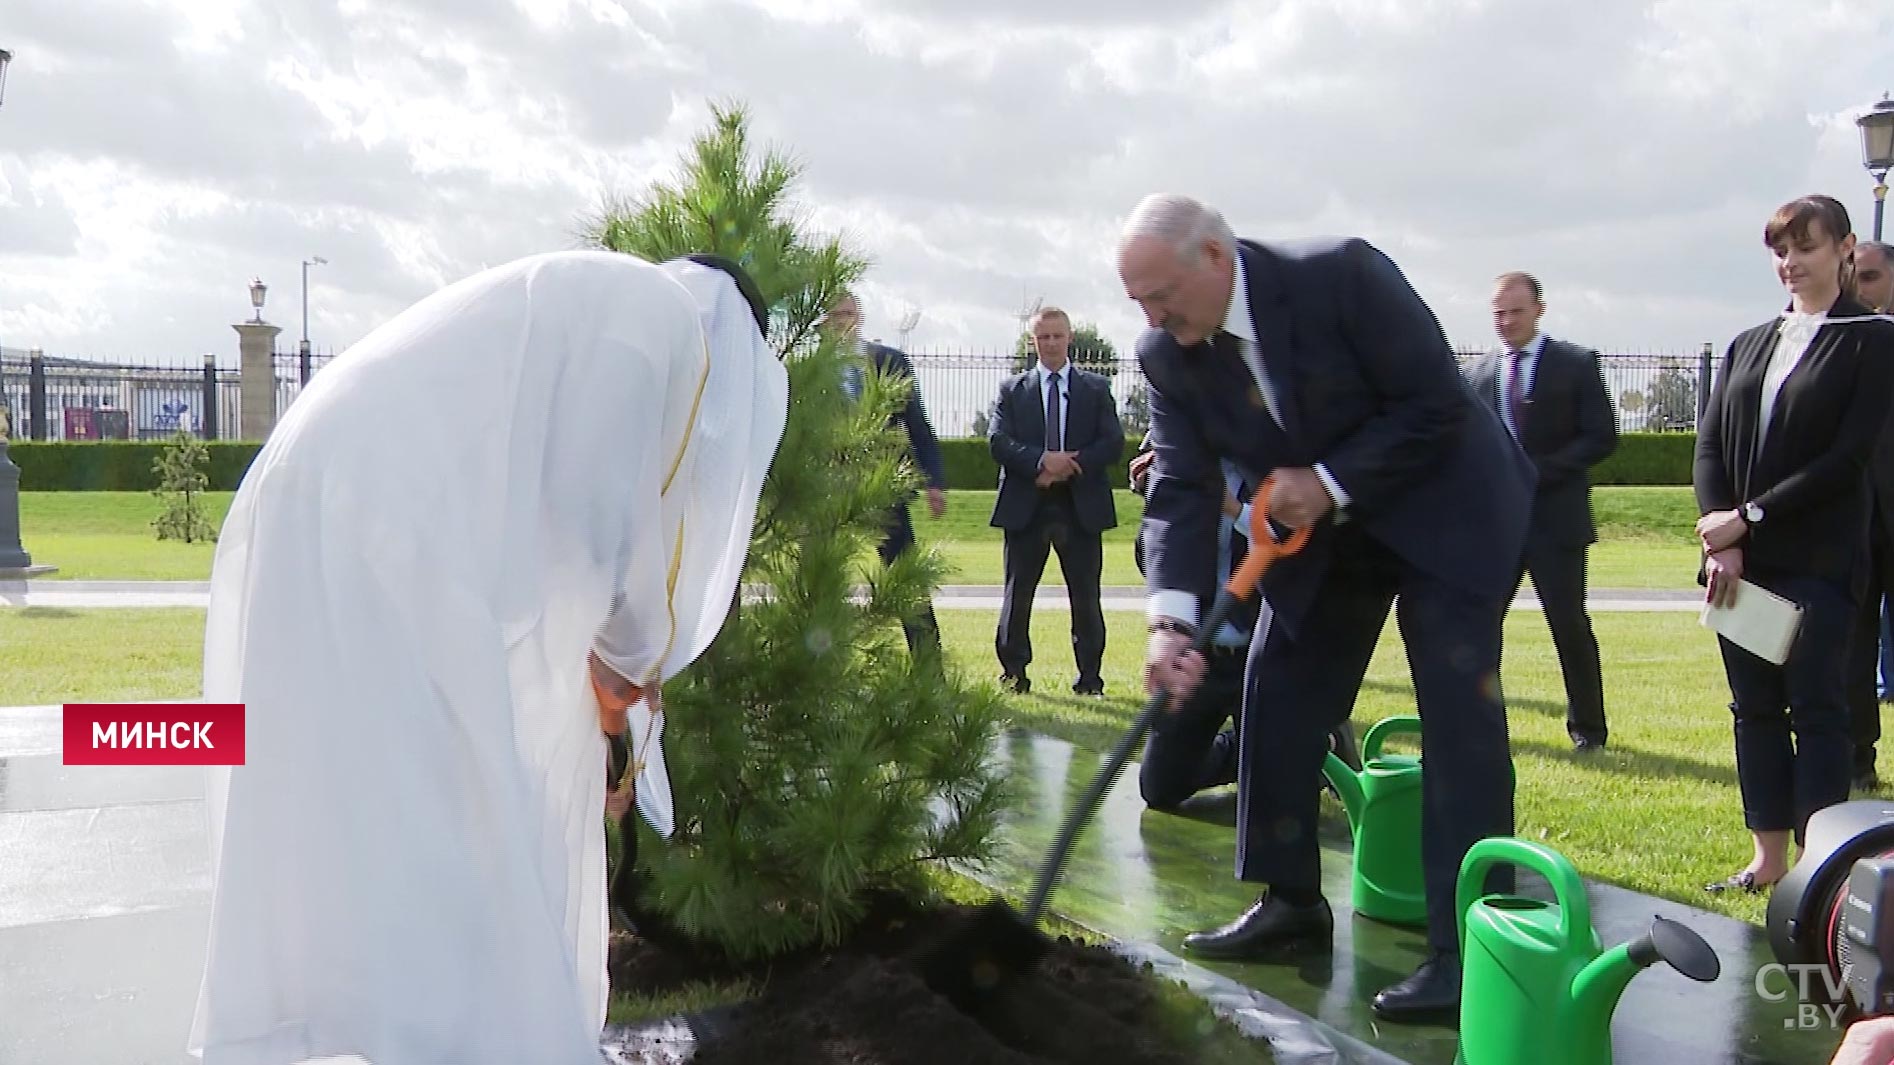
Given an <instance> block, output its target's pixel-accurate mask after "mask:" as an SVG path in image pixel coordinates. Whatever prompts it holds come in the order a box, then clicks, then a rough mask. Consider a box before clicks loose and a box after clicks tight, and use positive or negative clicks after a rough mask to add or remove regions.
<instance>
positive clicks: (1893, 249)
mask: <svg viewBox="0 0 1894 1065" xmlns="http://www.w3.org/2000/svg"><path fill="white" fill-rule="evenodd" d="M1864 251H1878V252H1880V253H1881V258H1883V259H1886V260H1887V261H1888V262H1889V263H1890V264H1894V244H1889V243H1888V242H1887V241H1884V240H1862V241H1856V242H1855V255H1856V256H1857V257H1858V256H1860V254H1861V253H1862V252H1864Z"/></svg>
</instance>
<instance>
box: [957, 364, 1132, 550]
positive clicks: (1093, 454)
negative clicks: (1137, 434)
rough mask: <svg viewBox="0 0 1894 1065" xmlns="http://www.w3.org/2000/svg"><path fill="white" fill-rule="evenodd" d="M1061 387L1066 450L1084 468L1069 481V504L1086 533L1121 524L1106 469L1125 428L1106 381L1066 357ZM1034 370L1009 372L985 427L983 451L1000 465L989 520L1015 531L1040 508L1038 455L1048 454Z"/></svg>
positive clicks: (1114, 457) (1116, 453) (1121, 445)
mask: <svg viewBox="0 0 1894 1065" xmlns="http://www.w3.org/2000/svg"><path fill="white" fill-rule="evenodd" d="M1066 367H1067V368H1068V369H1069V370H1070V371H1071V376H1070V377H1069V378H1067V381H1068V382H1069V383H1068V385H1067V387H1066V392H1067V394H1068V395H1070V396H1071V401H1070V402H1071V406H1070V407H1068V408H1067V409H1066V412H1065V449H1066V450H1067V451H1076V452H1078V463H1079V468H1080V469H1082V470H1084V471H1085V472H1084V473H1082V474H1080V475H1079V476H1077V477H1075V478H1073V479H1072V480H1071V481H1068V482H1066V483H1067V484H1069V485H1070V486H1071V489H1072V506H1073V509H1074V510H1076V511H1077V512H1078V521H1079V525H1080V527H1081V528H1083V529H1084V530H1085V531H1086V532H1103V531H1104V530H1106V529H1110V528H1113V527H1115V526H1117V524H1118V510H1117V507H1116V506H1115V505H1114V503H1113V500H1112V494H1111V482H1110V481H1109V480H1108V479H1107V475H1108V474H1109V472H1110V471H1111V469H1112V467H1113V466H1114V465H1115V464H1116V463H1117V461H1118V457H1119V456H1120V455H1122V454H1124V450H1125V429H1124V425H1123V423H1121V422H1120V421H1119V420H1118V404H1117V403H1116V401H1114V400H1113V399H1112V395H1111V382H1110V381H1107V380H1105V378H1104V377H1102V376H1100V375H1098V374H1095V373H1092V372H1090V371H1089V370H1081V369H1079V368H1078V367H1076V366H1073V365H1072V364H1071V363H1067V364H1066ZM1044 402H1045V400H1044V398H1043V392H1042V390H1041V388H1040V387H1039V378H1038V377H1037V376H1036V374H1035V371H1034V370H1027V371H1026V372H1024V373H1019V374H1014V375H1013V376H1012V377H1009V378H1007V379H1006V381H1005V383H1003V384H1001V385H1000V396H999V399H998V400H997V401H996V402H995V403H994V405H993V418H992V422H991V426H990V428H988V430H987V449H988V450H989V451H991V452H992V454H993V461H994V462H996V463H998V464H999V467H1000V490H999V494H998V495H997V496H995V497H994V500H993V517H992V519H991V521H990V524H992V525H993V526H995V527H997V528H1001V529H1013V530H1016V531H1017V530H1020V529H1024V528H1026V527H1027V526H1028V525H1030V524H1032V520H1033V515H1034V514H1035V513H1037V512H1038V509H1039V497H1040V495H1041V490H1040V488H1039V486H1038V485H1037V484H1035V483H1034V481H1035V479H1036V478H1037V477H1038V476H1039V460H1040V458H1041V457H1042V456H1044V455H1045V453H1046V444H1045V441H1046V408H1045V406H1044Z"/></svg>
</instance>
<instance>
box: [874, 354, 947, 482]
mask: <svg viewBox="0 0 1894 1065" xmlns="http://www.w3.org/2000/svg"><path fill="white" fill-rule="evenodd" d="M862 347H863V348H864V349H865V350H866V351H867V352H868V361H869V362H870V363H872V364H873V365H874V367H875V369H876V370H877V371H879V372H880V373H882V374H883V375H885V376H888V377H895V376H905V377H906V378H907V379H908V380H909V381H912V382H913V385H912V387H911V388H909V390H908V402H907V406H905V407H903V408H901V409H900V410H899V411H896V412H895V415H894V418H893V424H898V425H900V426H901V427H902V428H903V429H904V430H905V431H906V432H907V434H908V449H909V450H910V451H911V452H912V453H913V455H914V465H915V466H917V467H919V469H920V471H921V476H922V477H923V478H925V479H926V481H927V486H928V487H929V488H939V489H941V490H942V491H945V490H946V489H947V468H946V467H945V466H944V465H942V464H941V458H940V441H939V440H938V439H936V438H935V436H934V426H933V424H932V423H931V422H929V421H928V420H927V408H926V407H925V406H924V405H923V404H922V403H921V383H920V381H919V380H918V379H917V378H915V376H914V364H913V363H912V362H910V361H908V356H907V353H906V352H904V351H902V350H901V349H899V348H891V347H889V346H887V345H886V344H876V343H874V342H873V341H866V340H865V341H863V342H862Z"/></svg>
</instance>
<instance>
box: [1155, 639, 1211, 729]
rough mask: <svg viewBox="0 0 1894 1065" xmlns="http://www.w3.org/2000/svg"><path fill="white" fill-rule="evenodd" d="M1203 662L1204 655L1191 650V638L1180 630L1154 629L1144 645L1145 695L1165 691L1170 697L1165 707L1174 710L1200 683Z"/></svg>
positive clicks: (1179, 706)
mask: <svg viewBox="0 0 1894 1065" xmlns="http://www.w3.org/2000/svg"><path fill="white" fill-rule="evenodd" d="M1205 665H1206V663H1205V662H1204V660H1203V656H1202V655H1200V654H1198V653H1197V652H1195V651H1193V650H1191V649H1190V640H1189V639H1188V638H1186V637H1185V636H1184V634H1183V633H1180V632H1172V631H1171V630H1169V629H1155V630H1153V631H1152V633H1151V639H1150V640H1149V642H1148V643H1147V644H1146V645H1145V654H1144V691H1145V694H1147V695H1156V694H1157V693H1158V691H1159V690H1164V691H1168V692H1169V693H1170V700H1169V703H1168V705H1167V706H1166V707H1165V709H1167V710H1169V711H1170V712H1172V713H1176V712H1177V711H1178V710H1179V709H1180V708H1182V707H1183V705H1184V701H1185V700H1186V699H1189V698H1190V696H1191V693H1192V692H1195V691H1196V690H1197V685H1199V684H1201V683H1203V674H1204V668H1205Z"/></svg>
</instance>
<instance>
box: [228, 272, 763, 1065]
mask: <svg viewBox="0 0 1894 1065" xmlns="http://www.w3.org/2000/svg"><path fill="white" fill-rule="evenodd" d="M739 279H740V280H739ZM763 321H764V311H763V307H762V301H761V298H760V296H758V295H757V294H756V293H755V288H754V285H753V284H750V282H749V279H748V278H747V277H745V276H744V275H743V273H742V271H741V270H740V269H739V268H736V267H735V266H734V265H732V264H728V263H725V262H723V261H721V260H713V259H710V258H708V257H697V256H693V257H690V258H689V259H683V260H678V261H674V262H667V263H663V264H652V263H648V262H644V261H641V260H638V259H635V258H632V257H630V256H625V255H619V254H613V253H607V252H591V251H585V252H564V253H556V254H548V255H539V256H534V257H530V258H527V259H523V260H520V261H518V262H515V263H510V264H508V265H505V266H501V267H497V268H495V269H492V270H488V271H485V272H483V273H480V274H477V275H475V276H473V277H470V278H468V279H466V280H464V281H461V282H458V283H456V284H454V285H451V286H449V287H448V288H446V289H444V290H442V291H440V292H437V293H435V294H434V295H432V296H430V297H428V298H427V299H425V300H423V301H422V302H421V303H419V304H417V305H416V306H414V307H412V308H410V309H409V310H407V311H405V312H403V313H402V314H401V315H399V316H398V317H396V318H394V319H393V320H392V321H390V322H388V323H387V324H386V325H384V326H382V327H381V328H379V329H377V330H376V331H375V332H374V333H372V334H370V335H369V336H368V337H367V338H366V339H365V340H363V341H362V342H361V343H360V344H358V345H356V346H355V347H353V348H351V349H350V350H349V351H347V352H346V353H344V354H343V355H342V356H341V357H339V358H337V359H336V360H335V361H334V362H333V363H332V364H331V365H329V366H328V367H326V368H325V369H324V370H323V371H322V372H321V373H320V374H318V375H317V376H316V378H315V379H314V380H313V381H311V383H310V385H309V387H308V388H307V389H306V390H305V391H304V392H303V394H302V395H301V396H300V397H299V398H298V399H297V401H296V403H295V405H294V406H293V407H291V408H290V409H289V411H288V412H287V414H286V416H285V417H284V418H283V419H282V421H281V422H280V423H279V424H278V426H277V427H276V429H275V430H274V432H273V433H272V434H271V436H270V438H269V439H268V441H267V442H266V444H265V446H264V447H263V449H262V451H261V452H260V453H259V454H258V456H257V458H256V460H255V462H254V463H253V464H252V465H251V467H250V469H249V472H248V474H247V475H246V476H245V478H244V481H243V484H242V486H241V488H240V489H239V490H238V492H237V495H236V499H235V501H234V502H233V504H232V506H231V510H230V515H229V518H228V519H227V521H226V523H225V526H224V529H223V535H222V539H221V541H220V543H219V545H218V548H217V555H216V561H215V565H214V569H213V572H212V577H211V605H210V612H209V619H208V626H207V631H206V635H205V656H204V689H205V697H206V698H207V699H208V700H211V701H217V702H241V703H243V704H245V708H246V709H245V714H244V718H245V726H246V733H247V734H246V748H247V749H246V755H247V758H246V762H245V764H244V765H242V766H238V767H234V768H232V769H230V770H227V771H220V772H219V773H218V774H217V775H214V776H213V778H212V781H211V787H210V793H209V814H210V827H211V833H212V847H211V855H212V868H213V871H214V879H215V890H214V897H213V901H212V911H211V927H210V940H209V945H208V951H207V960H206V970H205V973H204V978H203V984H202V987H201V992H200V996H199V1000H198V1005H197V1013H196V1017H195V1021H194V1024H193V1030H192V1036H191V1049H192V1050H193V1051H195V1052H196V1053H199V1054H201V1055H202V1057H203V1059H204V1061H205V1062H206V1063H207V1065H288V1063H292V1062H300V1061H303V1060H305V1059H310V1058H324V1057H328V1056H340V1057H347V1056H357V1057H360V1058H363V1059H366V1060H368V1061H370V1062H372V1063H374V1065H423V1063H425V1065H436V1063H445V1062H455V1063H459V1065H521V1063H525V1062H532V1063H535V1065H542V1063H543V1065H581V1063H583V1065H595V1063H596V1062H597V1061H598V1060H599V1049H598V1044H599V1034H600V1030H601V1028H602V1027H603V1024H604V1019H605V1005H606V972H605V941H606V907H605V900H604V896H605V841H604V818H603V809H604V800H605V789H606V781H605V773H604V767H605V764H606V738H605V735H604V732H603V731H602V729H601V721H602V720H610V715H609V714H602V713H601V710H600V705H599V702H600V695H599V693H600V692H603V691H607V690H616V691H619V692H621V693H622V692H624V691H626V690H629V688H630V686H633V685H635V686H637V688H638V689H639V691H638V692H632V693H631V698H632V700H633V704H632V705H631V707H630V708H629V709H630V713H629V727H627V728H624V730H623V731H624V734H625V736H626V737H627V739H628V740H629V741H630V743H631V745H632V756H633V761H634V763H636V764H637V765H638V766H640V767H641V768H640V770H639V774H638V777H637V781H636V788H637V801H638V804H639V808H640V811H641V812H642V813H643V815H644V817H645V818H646V820H648V821H649V822H651V824H652V825H653V826H654V827H655V828H656V829H657V830H658V831H659V832H660V833H663V834H666V835H668V834H669V832H670V829H671V808H670V794H669V788H668V785H667V783H666V780H665V776H664V770H663V761H662V757H661V751H660V748H659V736H660V733H661V731H662V724H663V719H662V713H661V711H659V710H658V708H657V707H656V705H655V704H656V699H655V697H653V698H651V699H644V698H640V697H639V696H640V693H641V692H651V693H655V692H656V691H657V690H658V687H659V685H661V684H662V682H663V681H664V680H665V679H667V678H669V677H671V676H673V675H675V674H676V673H677V672H678V671H679V670H681V669H683V668H684V667H685V666H687V665H688V664H689V663H690V662H692V661H693V660H695V659H696V658H697V657H698V656H699V655H701V654H702V653H703V651H704V649H705V648H706V646H707V645H708V644H709V642H710V640H711V638H712V637H713V636H714V635H715V634H716V632H717V631H718V629H719V628H720V627H721V626H722V625H723V622H724V619H725V616H726V614H727V612H728V610H729V607H730V604H731V602H732V600H733V597H734V594H735V591H736V587H737V581H738V577H739V574H740V571H741V570H742V567H743V562H744V559H745V557H746V552H747V549H748V547H749V543H750V537H751V533H752V526H753V524H754V522H755V520H756V508H757V501H758V496H759V492H760V490H761V486H762V482H763V477H764V474H765V472H766V470H767V468H768V466H769V463H770V462H771V461H772V459H773V458H774V456H775V452H776V448H777V445H778V443H779V442H780V440H781V436H782V432H783V425H784V419H785V417H786V412H787V402H788V398H787V387H788V386H787V377H786V374H785V371H784V368H783V366H782V365H781V363H780V361H779V360H778V358H777V357H776V354H775V353H774V352H773V351H772V350H771V349H770V348H769V346H768V345H767V343H766V342H765V340H764V337H763V333H762V331H761V329H762V323H763ZM601 667H602V668H603V670H604V672H605V675H604V677H603V678H602V680H603V683H602V684H601V683H600V680H601V678H600V677H599V676H598V670H599V669H600V668H601ZM621 709H622V708H621ZM608 727H609V726H608Z"/></svg>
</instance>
